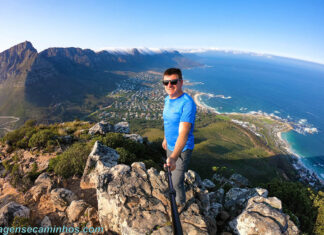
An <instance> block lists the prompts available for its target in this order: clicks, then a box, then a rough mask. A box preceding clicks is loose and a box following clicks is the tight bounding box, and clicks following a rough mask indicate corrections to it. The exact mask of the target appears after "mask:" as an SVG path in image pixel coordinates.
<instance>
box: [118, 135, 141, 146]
mask: <svg viewBox="0 0 324 235" xmlns="http://www.w3.org/2000/svg"><path fill="white" fill-rule="evenodd" d="M123 136H124V137H125V138H127V139H131V140H134V141H135V142H137V143H141V144H143V141H144V140H143V137H142V136H140V135H139V134H124V135H123Z"/></svg>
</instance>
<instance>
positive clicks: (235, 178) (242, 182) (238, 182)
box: [229, 173, 249, 187]
mask: <svg viewBox="0 0 324 235" xmlns="http://www.w3.org/2000/svg"><path fill="white" fill-rule="evenodd" d="M229 180H230V181H232V182H233V183H234V186H236V187H246V186H248V185H249V180H248V179H247V178H245V177H244V176H242V175H240V174H237V173H235V174H233V175H231V177H230V178H229Z"/></svg>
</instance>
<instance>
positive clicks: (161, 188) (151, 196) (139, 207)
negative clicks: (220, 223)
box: [97, 162, 218, 234]
mask: <svg viewBox="0 0 324 235" xmlns="http://www.w3.org/2000/svg"><path fill="white" fill-rule="evenodd" d="M190 176H192V177H190V179H192V180H193V181H191V182H196V179H197V178H198V177H199V176H198V175H196V174H194V173H192V174H190ZM199 179H200V177H199ZM187 187H189V188H190V190H193V191H195V192H200V194H201V195H207V197H206V198H205V199H204V200H206V201H207V204H208V205H209V199H208V193H206V192H205V191H204V190H201V189H199V188H197V186H194V185H193V184H191V185H188V186H187ZM193 188H194V189H193ZM197 195H198V194H197ZM97 198H98V217H99V221H100V224H101V226H102V227H104V228H105V231H107V230H108V229H109V230H111V231H114V232H116V233H120V234H146V233H149V234H151V233H153V234H168V233H170V231H171V230H170V226H169V225H168V221H169V218H170V211H171V208H170V203H169V198H168V184H167V178H166V175H165V172H164V171H161V172H160V173H158V172H157V171H156V170H155V169H154V168H151V169H149V170H146V168H145V165H144V164H143V163H140V162H136V163H133V164H132V166H131V167H129V166H126V165H116V166H114V167H112V168H110V169H109V170H107V171H105V172H104V173H102V174H101V175H100V176H99V184H98V187H97ZM188 200H190V201H191V203H190V204H188V206H187V207H185V209H184V210H183V212H182V215H181V218H182V222H183V228H184V234H208V233H209V228H212V229H214V231H216V221H215V218H214V217H213V216H211V215H212V214H215V213H217V211H216V210H217V208H218V207H217V206H216V205H214V206H213V210H211V209H210V206H207V207H206V208H202V207H201V205H202V204H203V203H201V201H199V199H198V198H191V199H190V198H188ZM201 211H205V212H206V214H204V213H202V212H201ZM156 228H158V229H157V230H155V229H156ZM210 234H213V233H210Z"/></svg>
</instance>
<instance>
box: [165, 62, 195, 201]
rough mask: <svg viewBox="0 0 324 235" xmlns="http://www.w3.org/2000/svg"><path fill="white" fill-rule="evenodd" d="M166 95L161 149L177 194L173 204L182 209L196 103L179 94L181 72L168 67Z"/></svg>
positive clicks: (186, 95) (192, 142)
mask: <svg viewBox="0 0 324 235" xmlns="http://www.w3.org/2000/svg"><path fill="white" fill-rule="evenodd" d="M162 82H163V85H164V87H165V91H166V93H167V94H168V95H169V96H167V97H166V98H165V101H164V109H163V120H164V140H163V142H162V147H163V148H164V149H165V150H166V151H167V161H166V164H165V165H167V166H169V167H170V169H171V171H173V173H172V182H173V185H174V189H175V191H176V202H177V204H178V206H183V205H184V204H185V202H186V194H185V189H184V174H185V172H186V171H187V170H188V165H189V161H190V158H191V154H192V150H193V148H194V136H193V129H194V124H195V115H196V104H195V102H194V101H193V99H192V98H191V97H190V96H189V95H188V94H186V93H184V92H183V91H182V85H183V79H182V73H181V70H180V69H178V68H169V69H167V70H166V71H165V72H164V74H163V81H162Z"/></svg>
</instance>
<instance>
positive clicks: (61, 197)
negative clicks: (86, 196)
mask: <svg viewBox="0 0 324 235" xmlns="http://www.w3.org/2000/svg"><path fill="white" fill-rule="evenodd" d="M51 199H52V202H53V203H54V207H55V208H57V209H58V210H61V211H64V210H65V209H66V208H67V207H68V206H69V205H70V203H71V202H72V201H74V200H77V199H78V198H77V196H76V195H75V194H74V193H73V192H72V191H70V190H68V189H65V188H56V189H53V190H52V191H51Z"/></svg>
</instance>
